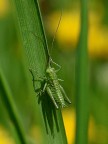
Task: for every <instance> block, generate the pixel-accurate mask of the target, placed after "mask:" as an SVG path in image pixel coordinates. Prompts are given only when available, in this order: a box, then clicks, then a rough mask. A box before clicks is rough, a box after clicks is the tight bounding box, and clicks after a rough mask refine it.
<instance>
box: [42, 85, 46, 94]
mask: <svg viewBox="0 0 108 144" xmlns="http://www.w3.org/2000/svg"><path fill="white" fill-rule="evenodd" d="M46 87H47V83H45V85H44V87H43V90H42V91H43V92H45V90H46Z"/></svg>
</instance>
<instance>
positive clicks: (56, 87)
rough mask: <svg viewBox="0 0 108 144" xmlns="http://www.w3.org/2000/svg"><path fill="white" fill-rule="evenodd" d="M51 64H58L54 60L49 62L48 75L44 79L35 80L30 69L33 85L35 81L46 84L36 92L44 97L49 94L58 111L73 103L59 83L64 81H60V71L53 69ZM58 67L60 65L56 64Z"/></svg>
mask: <svg viewBox="0 0 108 144" xmlns="http://www.w3.org/2000/svg"><path fill="white" fill-rule="evenodd" d="M51 62H52V63H54V64H56V63H55V62H53V61H52V59H50V60H49V65H48V67H47V69H46V74H45V76H44V77H38V78H37V79H34V74H33V70H32V69H29V70H30V72H31V74H32V77H33V85H34V82H35V81H41V82H44V86H43V88H41V89H36V88H35V87H34V89H35V92H37V94H38V95H39V96H42V95H43V93H45V92H47V94H48V95H49V96H50V98H51V100H52V102H53V104H54V105H55V107H56V108H57V109H59V108H63V107H66V102H67V103H68V104H71V101H70V100H69V98H68V97H67V95H66V93H65V91H64V89H63V87H62V86H61V85H60V83H59V81H62V80H61V79H58V77H57V74H56V73H57V72H58V70H55V68H53V67H51ZM56 65H57V66H58V64H56Z"/></svg>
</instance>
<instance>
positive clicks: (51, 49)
mask: <svg viewBox="0 0 108 144" xmlns="http://www.w3.org/2000/svg"><path fill="white" fill-rule="evenodd" d="M62 14H63V10H61V14H60V19H59V21H58V25H57V28H56V31H55V34H54V36H53V40H52V44H51V51H52V48H53V44H54V40H55V36H56V34H57V31H58V28H59V26H60V22H61V18H62Z"/></svg>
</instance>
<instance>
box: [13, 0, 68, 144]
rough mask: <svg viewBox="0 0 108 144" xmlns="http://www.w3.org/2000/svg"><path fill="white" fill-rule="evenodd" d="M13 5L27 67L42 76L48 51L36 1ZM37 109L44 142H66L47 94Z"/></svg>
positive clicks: (58, 113) (16, 0) (58, 115)
mask: <svg viewBox="0 0 108 144" xmlns="http://www.w3.org/2000/svg"><path fill="white" fill-rule="evenodd" d="M13 5H14V6H15V7H14V8H15V10H16V13H15V16H17V19H18V22H19V27H20V32H21V36H22V43H23V45H24V48H25V53H26V55H27V58H28V59H27V60H28V68H31V69H32V70H34V71H36V72H37V73H38V74H39V76H40V77H43V76H44V74H45V70H46V68H47V67H46V66H47V62H48V58H49V52H48V48H47V41H46V38H45V34H44V30H43V24H42V20H41V15H40V10H39V5H38V1H37V0H13ZM16 23H17V22H16ZM32 33H34V34H35V35H36V37H34V36H33V34H32ZM37 37H39V38H37ZM39 39H42V40H39ZM28 72H29V70H28ZM38 84H39V83H36V86H38ZM41 108H42V111H41ZM39 110H40V113H42V114H43V117H42V118H44V123H45V126H46V130H45V128H44V127H43V128H44V129H43V131H45V133H44V135H45V137H46V139H45V140H44V144H45V143H47V144H66V143H67V139H66V135H65V130H64V125H63V120H62V116H61V111H60V110H58V111H56V110H55V108H54V107H53V105H52V102H51V100H50V98H49V97H48V96H47V95H45V96H44V97H43V98H42V100H41V107H39Z"/></svg>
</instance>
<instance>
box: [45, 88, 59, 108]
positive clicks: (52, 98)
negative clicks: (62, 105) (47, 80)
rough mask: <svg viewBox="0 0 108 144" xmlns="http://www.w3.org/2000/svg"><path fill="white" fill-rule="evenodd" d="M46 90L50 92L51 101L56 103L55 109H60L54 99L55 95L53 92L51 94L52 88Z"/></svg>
mask: <svg viewBox="0 0 108 144" xmlns="http://www.w3.org/2000/svg"><path fill="white" fill-rule="evenodd" d="M46 89H47V92H48V94H49V96H50V98H51V100H52V101H53V103H54V105H55V107H56V108H57V109H58V108H59V107H58V105H57V103H56V101H55V99H54V97H53V94H52V92H51V90H50V88H49V87H47V88H46Z"/></svg>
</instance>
